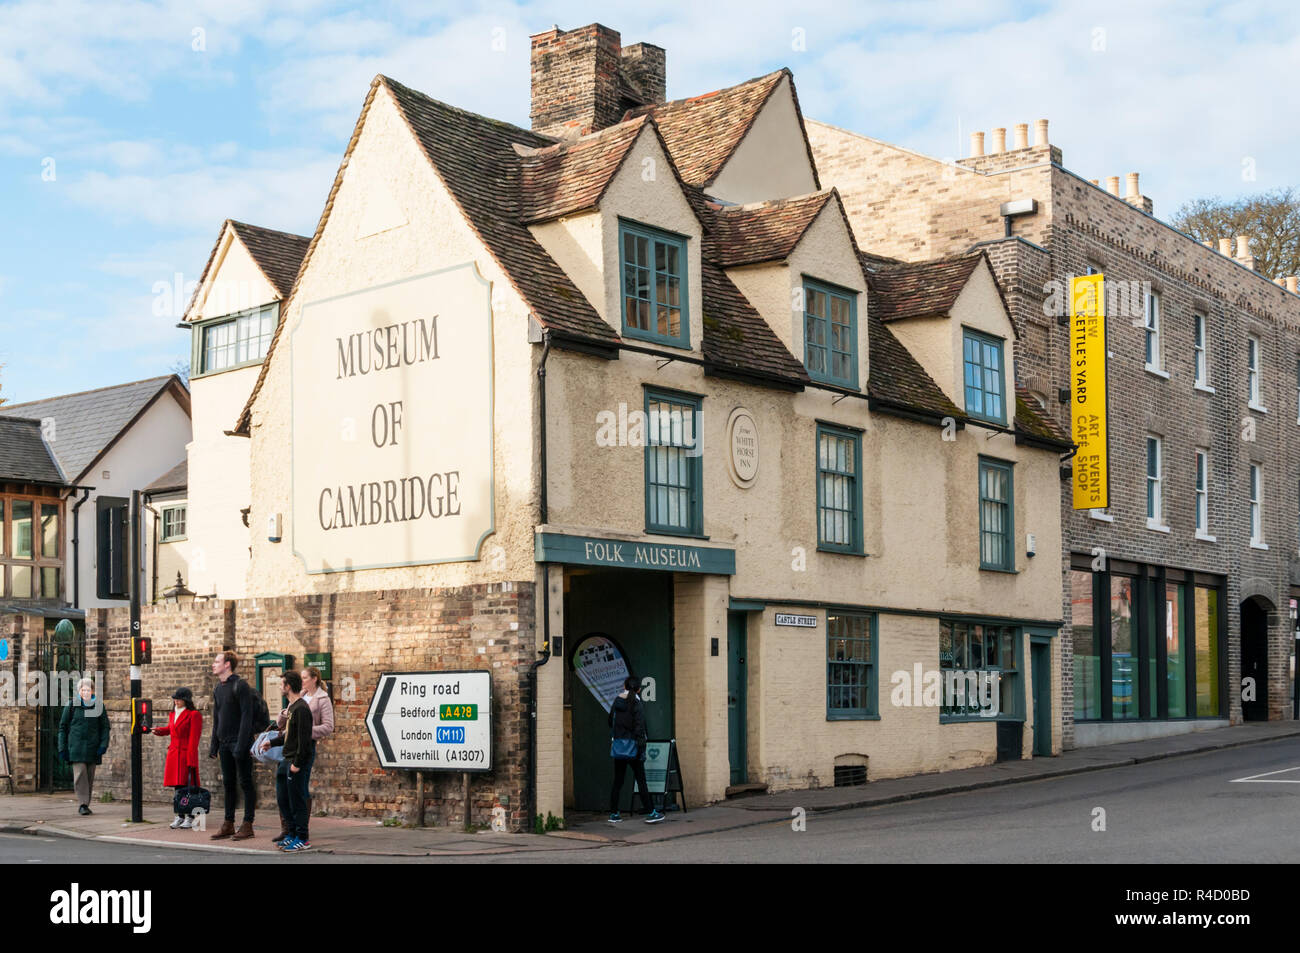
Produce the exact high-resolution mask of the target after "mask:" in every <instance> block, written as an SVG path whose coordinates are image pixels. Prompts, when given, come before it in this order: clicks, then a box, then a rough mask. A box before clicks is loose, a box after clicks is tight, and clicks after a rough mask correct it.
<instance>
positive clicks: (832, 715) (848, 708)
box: [826, 610, 880, 721]
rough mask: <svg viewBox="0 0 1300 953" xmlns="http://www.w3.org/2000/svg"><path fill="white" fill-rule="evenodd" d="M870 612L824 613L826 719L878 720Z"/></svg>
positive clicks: (875, 655)
mask: <svg viewBox="0 0 1300 953" xmlns="http://www.w3.org/2000/svg"><path fill="white" fill-rule="evenodd" d="M878 654H879V638H878V630H877V624H876V615H875V614H874V613H860V612H837V611H834V610H827V612H826V719H827V720H828V721H839V720H848V719H854V718H858V719H861V718H873V719H874V718H879V717H880V707H879V702H878V690H879V673H878V668H879V666H878Z"/></svg>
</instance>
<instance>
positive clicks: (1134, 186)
mask: <svg viewBox="0 0 1300 953" xmlns="http://www.w3.org/2000/svg"><path fill="white" fill-rule="evenodd" d="M1127 178H1128V198H1131V199H1135V198H1138V197H1139V196H1141V195H1142V191H1141V190H1140V189H1139V188H1138V174H1137V173H1136V172H1130V173H1129V174H1128V176H1127Z"/></svg>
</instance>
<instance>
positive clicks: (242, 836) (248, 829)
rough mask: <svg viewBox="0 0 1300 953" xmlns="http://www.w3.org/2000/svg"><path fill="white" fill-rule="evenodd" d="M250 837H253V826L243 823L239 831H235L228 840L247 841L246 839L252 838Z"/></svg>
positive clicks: (249, 823) (246, 822) (247, 822)
mask: <svg viewBox="0 0 1300 953" xmlns="http://www.w3.org/2000/svg"><path fill="white" fill-rule="evenodd" d="M252 836H253V825H252V823H251V822H249V821H244V823H242V824H240V825H239V830H237V831H235V833H234V835H233V836H232V837H231V838H230V839H231V840H248V839H249V838H250V837H252Z"/></svg>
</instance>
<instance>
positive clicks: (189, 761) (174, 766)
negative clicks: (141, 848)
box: [153, 688, 203, 829]
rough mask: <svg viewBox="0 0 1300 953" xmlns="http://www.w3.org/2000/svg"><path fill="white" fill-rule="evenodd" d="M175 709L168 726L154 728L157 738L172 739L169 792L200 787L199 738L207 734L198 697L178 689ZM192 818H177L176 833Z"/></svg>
mask: <svg viewBox="0 0 1300 953" xmlns="http://www.w3.org/2000/svg"><path fill="white" fill-rule="evenodd" d="M172 701H174V702H175V705H174V707H173V708H172V710H171V711H170V712H169V713H168V715H167V724H166V725H164V726H162V727H160V728H154V729H153V734H155V735H169V736H170V737H171V740H170V742H169V743H168V745H167V763H166V765H164V767H163V784H164V785H165V786H167V787H169V788H185V787H194V788H197V787H200V786H201V785H200V782H199V737H200V736H201V735H202V734H203V715H202V714H200V712H199V711H198V709H196V708H195V707H194V693H193V692H191V691H190V690H189V689H188V688H178V689H176V692H175V694H173V695H172ZM191 823H192V822H191V820H190V818H188V817H181V816H180V815H179V814H177V815H176V819H175V820H173V821H172V822H171V827H172V828H173V829H175V828H178V827H184V828H188V827H189V826H190V824H191Z"/></svg>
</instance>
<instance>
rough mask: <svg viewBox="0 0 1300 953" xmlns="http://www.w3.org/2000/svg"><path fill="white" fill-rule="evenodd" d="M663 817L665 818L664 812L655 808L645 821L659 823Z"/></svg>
mask: <svg viewBox="0 0 1300 953" xmlns="http://www.w3.org/2000/svg"><path fill="white" fill-rule="evenodd" d="M663 819H664V815H663V812H662V811H659V810H654V811H651V812H650V816H649V817H647V818H646V819H645V822H646V823H647V824H658V823H659V822H660V821H662V820H663Z"/></svg>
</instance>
